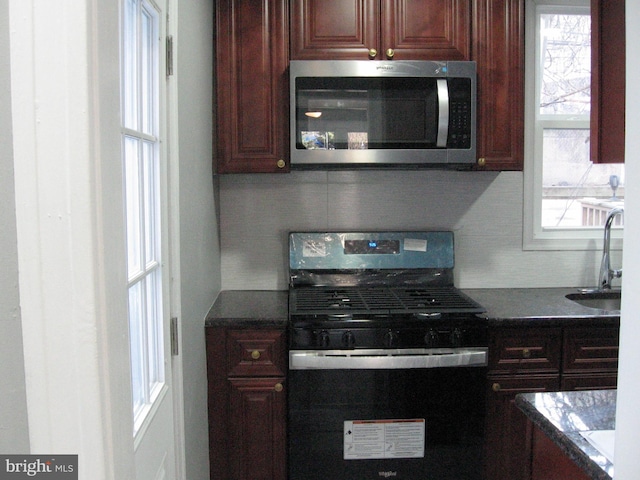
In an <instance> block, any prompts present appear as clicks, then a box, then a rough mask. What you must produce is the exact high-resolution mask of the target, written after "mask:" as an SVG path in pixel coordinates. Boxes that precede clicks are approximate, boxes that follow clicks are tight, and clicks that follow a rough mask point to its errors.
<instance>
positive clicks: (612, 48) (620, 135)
mask: <svg viewBox="0 0 640 480" xmlns="http://www.w3.org/2000/svg"><path fill="white" fill-rule="evenodd" d="M624 5H625V2H624V0H607V1H604V0H591V31H592V34H591V37H592V39H591V99H592V100H591V161H593V162H594V163H622V162H624V132H625V118H624V117H625V98H626V96H625V84H626V82H625V43H626V40H625V6H624Z"/></svg>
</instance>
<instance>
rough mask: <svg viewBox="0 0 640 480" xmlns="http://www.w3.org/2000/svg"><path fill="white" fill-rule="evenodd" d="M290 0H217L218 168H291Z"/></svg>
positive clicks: (235, 170) (236, 170)
mask: <svg viewBox="0 0 640 480" xmlns="http://www.w3.org/2000/svg"><path fill="white" fill-rule="evenodd" d="M287 26H288V21H287V8H286V0H256V1H251V2H247V1H243V0H218V1H217V3H216V94H217V111H216V115H215V118H216V125H217V157H218V158H217V171H218V173H241V172H279V171H287V170H288V164H289V162H288V153H287V152H288V139H289V130H288V127H289V121H288V119H289V100H288V99H289V93H288V80H287V76H286V72H287V66H288V64H289V42H288V27H287Z"/></svg>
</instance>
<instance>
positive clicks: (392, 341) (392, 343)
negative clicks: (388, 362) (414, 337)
mask: <svg viewBox="0 0 640 480" xmlns="http://www.w3.org/2000/svg"><path fill="white" fill-rule="evenodd" d="M383 342H384V346H385V347H387V348H390V347H397V346H398V332H394V331H392V330H389V331H388V332H387V333H385V334H384V339H383Z"/></svg>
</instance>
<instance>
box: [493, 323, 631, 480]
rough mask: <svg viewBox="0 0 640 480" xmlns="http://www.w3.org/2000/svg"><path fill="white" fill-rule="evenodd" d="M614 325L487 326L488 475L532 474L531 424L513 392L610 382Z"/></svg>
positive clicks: (605, 385)
mask: <svg viewBox="0 0 640 480" xmlns="http://www.w3.org/2000/svg"><path fill="white" fill-rule="evenodd" d="M618 331H619V329H618V327H581V326H564V327H531V328H529V327H505V328H500V327H496V328H492V329H490V332H489V376H488V388H487V390H488V393H487V423H486V439H485V442H486V443H485V458H486V472H487V475H486V477H487V480H505V479H509V480H511V479H514V480H518V479H524V478H531V477H530V476H529V475H530V474H531V471H529V470H530V467H531V462H530V461H529V460H530V456H531V445H530V442H531V428H530V424H529V423H528V421H527V419H526V416H525V415H524V414H523V413H522V412H520V410H519V409H518V408H517V407H516V406H515V396H516V395H517V394H518V393H535V392H543V391H558V390H586V389H599V388H615V385H616V380H617V379H616V372H617V352H618V350H617V345H618ZM536 468H538V472H545V470H541V466H537V467H536ZM541 474H543V473H541ZM538 478H545V477H538ZM548 478H552V477H548ZM553 478H556V477H553ZM558 478H563V477H558ZM564 478H573V477H564Z"/></svg>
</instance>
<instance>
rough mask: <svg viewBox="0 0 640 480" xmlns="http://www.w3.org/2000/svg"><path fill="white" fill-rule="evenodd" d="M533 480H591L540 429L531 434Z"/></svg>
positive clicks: (531, 476) (531, 477)
mask: <svg viewBox="0 0 640 480" xmlns="http://www.w3.org/2000/svg"><path fill="white" fill-rule="evenodd" d="M529 478H530V479H531V480H568V479H571V480H590V478H591V477H590V476H589V475H587V474H586V473H585V472H584V471H583V470H582V469H580V467H578V466H577V465H576V464H575V463H574V462H573V461H572V460H571V459H570V458H569V457H567V455H566V454H565V453H564V452H563V451H562V450H561V449H560V447H558V446H557V445H556V444H555V443H553V441H552V440H551V439H550V438H549V437H548V436H547V435H546V434H545V433H544V432H543V431H542V430H540V429H539V428H537V427H533V430H532V434H531V475H530V477H529Z"/></svg>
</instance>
